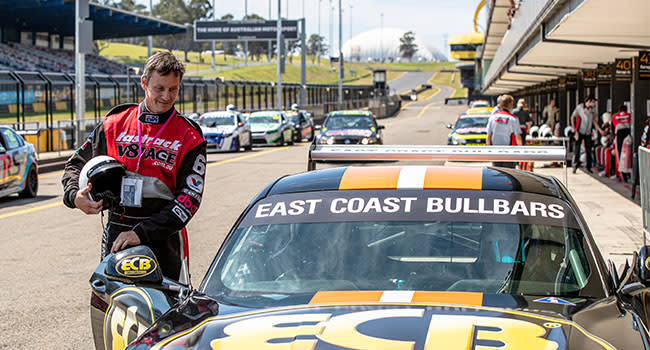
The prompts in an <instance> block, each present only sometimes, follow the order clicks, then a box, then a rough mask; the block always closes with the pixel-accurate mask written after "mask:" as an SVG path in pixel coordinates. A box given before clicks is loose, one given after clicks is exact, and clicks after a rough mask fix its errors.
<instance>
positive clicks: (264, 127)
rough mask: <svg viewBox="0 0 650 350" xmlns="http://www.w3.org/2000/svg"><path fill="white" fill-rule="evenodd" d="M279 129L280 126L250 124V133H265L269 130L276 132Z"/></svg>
mask: <svg viewBox="0 0 650 350" xmlns="http://www.w3.org/2000/svg"><path fill="white" fill-rule="evenodd" d="M279 128H280V124H251V131H252V132H266V131H271V130H277V129H279Z"/></svg>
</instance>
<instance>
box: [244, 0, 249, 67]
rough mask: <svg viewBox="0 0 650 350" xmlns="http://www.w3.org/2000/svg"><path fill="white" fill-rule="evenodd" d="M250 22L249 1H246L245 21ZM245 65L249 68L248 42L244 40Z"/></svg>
mask: <svg viewBox="0 0 650 350" xmlns="http://www.w3.org/2000/svg"><path fill="white" fill-rule="evenodd" d="M246 20H248V0H244V21H246ZM244 65H245V66H248V40H244Z"/></svg>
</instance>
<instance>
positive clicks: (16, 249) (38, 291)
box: [0, 87, 594, 349]
mask: <svg viewBox="0 0 650 350" xmlns="http://www.w3.org/2000/svg"><path fill="white" fill-rule="evenodd" d="M451 93H452V91H451V89H448V88H445V87H442V88H441V91H440V92H439V93H438V94H436V95H434V96H432V97H431V98H430V99H428V100H425V101H417V102H414V103H409V104H407V105H405V107H403V109H402V111H401V112H400V113H399V114H398V115H397V116H396V117H393V118H388V119H381V120H379V123H380V124H383V125H386V129H385V130H384V137H385V142H386V144H440V145H442V144H446V138H447V134H448V129H446V127H445V125H446V124H448V123H451V122H453V121H454V120H455V118H456V116H457V115H458V113H459V112H461V111H462V110H464V109H465V107H462V106H443V103H444V97H447V96H449V95H451ZM307 149H308V146H307V144H302V145H294V146H287V147H260V148H254V150H253V151H252V152H244V153H228V154H210V155H209V156H208V161H209V164H208V169H207V172H206V176H207V177H206V187H205V193H204V200H203V203H202V205H201V208H200V209H199V211H198V213H197V215H196V216H195V217H194V219H193V220H192V221H191V222H190V224H189V226H188V231H189V238H190V257H191V259H190V269H191V274H192V277H191V279H192V282H193V284H194V285H196V286H198V285H199V284H200V282H201V280H202V278H203V275H204V274H205V272H206V270H207V268H208V266H209V264H210V262H211V261H212V258H213V257H214V255H215V253H216V251H217V249H218V248H219V246H220V244H221V242H222V240H223V239H224V237H225V235H226V233H227V232H228V230H229V229H230V228H231V226H232V224H233V223H234V222H235V220H236V219H237V217H238V215H239V214H240V213H241V211H242V210H243V209H244V208H245V206H246V205H247V204H248V202H249V201H250V200H251V199H252V198H253V197H254V196H255V195H256V194H257V193H258V191H260V190H262V189H263V188H264V187H265V186H266V185H267V184H268V183H269V182H270V181H272V180H273V179H275V178H276V177H278V176H281V175H284V174H292V173H299V172H303V171H305V170H306V167H307ZM392 164H394V163H392ZM418 164H423V163H421V162H419V163H418ZM362 165H373V164H362ZM332 166H337V165H334V164H319V165H318V168H319V169H321V168H325V167H332ZM578 175H579V174H578ZM576 176H577V175H576ZM60 177H61V172H55V173H49V174H43V175H42V176H41V177H40V190H39V196H38V198H36V199H35V200H34V199H31V200H25V199H18V198H17V197H9V198H3V199H0V225H2V230H1V231H0V232H2V234H0V247H2V252H1V253H0V285H1V286H2V288H0V320H1V321H2V322H0V349H35V348H48V349H91V348H92V347H93V341H92V334H91V328H90V317H89V306H88V304H89V296H90V287H89V284H88V279H89V278H90V275H91V273H92V271H93V270H94V269H95V267H96V266H97V264H98V263H99V245H100V237H101V236H100V232H101V224H100V217H99V216H87V215H84V214H83V213H81V212H80V211H78V210H70V209H68V208H66V207H64V206H63V205H62V204H61V196H62V188H61V184H60ZM576 199H577V200H578V202H579V203H580V201H579V199H578V198H576ZM582 209H583V211H584V210H587V209H588V208H584V207H582ZM591 228H592V231H593V230H594V227H591Z"/></svg>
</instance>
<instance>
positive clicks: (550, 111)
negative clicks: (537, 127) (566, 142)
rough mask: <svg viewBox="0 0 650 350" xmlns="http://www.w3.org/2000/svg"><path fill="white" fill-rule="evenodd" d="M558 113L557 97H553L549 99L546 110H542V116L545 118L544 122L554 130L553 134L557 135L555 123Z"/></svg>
mask: <svg viewBox="0 0 650 350" xmlns="http://www.w3.org/2000/svg"><path fill="white" fill-rule="evenodd" d="M558 114H559V109H558V108H557V106H556V102H555V99H554V98H552V99H551V100H550V101H548V105H546V107H544V110H542V118H543V119H544V124H546V125H548V127H549V128H551V130H553V135H555V124H556V123H557V118H558Z"/></svg>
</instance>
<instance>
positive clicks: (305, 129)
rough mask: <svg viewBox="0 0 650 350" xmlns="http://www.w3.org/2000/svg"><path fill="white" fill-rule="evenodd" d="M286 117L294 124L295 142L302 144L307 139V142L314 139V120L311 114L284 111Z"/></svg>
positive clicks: (299, 111) (298, 111)
mask: <svg viewBox="0 0 650 350" xmlns="http://www.w3.org/2000/svg"><path fill="white" fill-rule="evenodd" d="M284 115H285V116H287V118H289V121H290V122H291V123H293V140H294V141H295V142H300V141H302V140H303V139H307V141H312V140H313V139H314V120H313V119H312V117H311V113H308V112H307V111H301V110H295V111H284Z"/></svg>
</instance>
